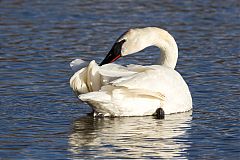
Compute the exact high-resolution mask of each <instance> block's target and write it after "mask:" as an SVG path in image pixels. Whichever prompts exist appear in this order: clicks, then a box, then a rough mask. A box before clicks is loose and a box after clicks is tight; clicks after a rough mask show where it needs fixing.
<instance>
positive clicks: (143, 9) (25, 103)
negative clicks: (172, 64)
mask: <svg viewBox="0 0 240 160" xmlns="http://www.w3.org/2000/svg"><path fill="white" fill-rule="evenodd" d="M145 26H157V27H161V28H163V29H166V30H168V31H169V32H170V33H171V34H172V35H173V36H174V37H175V39H176V41H177V43H178V46H179V60H178V64H177V68H176V69H177V71H179V72H180V73H181V74H182V76H183V77H184V79H185V80H186V82H187V83H188V85H189V88H190V90H191V93H192V97H193V107H194V108H193V110H192V111H191V112H187V113H181V114H175V115H169V116H166V118H165V119H163V120H158V119H154V118H153V117H122V118H93V117H89V116H87V113H89V112H91V109H90V107H89V106H88V105H86V104H83V103H82V102H80V101H79V100H78V99H77V98H76V97H75V95H74V94H73V92H72V91H71V89H70V87H69V78H70V77H71V75H72V74H73V73H72V71H71V69H70V67H69V63H70V62H71V61H72V60H73V59H75V58H82V59H84V60H86V61H90V60H93V59H95V60H96V61H97V62H98V63H99V62H100V61H101V60H102V59H103V58H104V57H105V55H106V53H107V52H108V51H109V49H110V48H111V46H112V44H113V43H114V41H115V39H116V38H117V37H118V36H119V35H121V34H122V33H123V32H125V31H126V30H127V29H129V28H134V27H145ZM239 41H240V3H239V1H238V0H228V1H213V0H205V1H202V0H201V1H200V0H196V1H191V0H186V1H174V0H161V1H158V0H148V1H145V0H133V1H132V0H116V1H110V0H102V1H97V0H92V1H79V0H68V1H59V0H51V1H49V0H34V1H31V0H1V1H0V68H1V69H0V117H1V119H0V124H1V125H0V159H94V158H103V159H108V158H119V159H122V158H137V159H150V158H156V159H161V158H163V159H164V158H166V159H237V158H239V157H240V126H239V120H240V111H239V107H240V100H239V96H240V90H239V88H240V84H239V80H240V45H239ZM158 56H159V51H158V49H157V48H154V47H153V48H148V49H145V50H144V51H142V52H141V53H139V54H135V55H131V56H129V57H128V58H122V59H120V60H119V61H118V62H117V63H119V64H130V63H134V64H141V65H149V64H151V63H152V62H154V59H156V58H157V57H158Z"/></svg>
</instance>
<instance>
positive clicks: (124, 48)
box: [100, 28, 148, 66]
mask: <svg viewBox="0 0 240 160" xmlns="http://www.w3.org/2000/svg"><path fill="white" fill-rule="evenodd" d="M141 31H142V29H138V28H135V29H130V30H128V31H127V32H125V33H124V34H122V36H120V37H119V38H118V39H117V41H116V42H115V43H114V45H113V47H112V49H111V50H110V51H109V53H108V54H107V56H106V57H105V59H104V60H103V61H102V62H101V64H100V66H101V65H104V64H107V63H111V62H114V61H116V60H117V59H118V58H120V57H122V56H126V55H129V54H133V53H136V52H138V51H140V50H142V49H144V48H145V47H146V42H148V41H144V40H145V39H144V38H143V37H144V34H143V33H144V32H141Z"/></svg>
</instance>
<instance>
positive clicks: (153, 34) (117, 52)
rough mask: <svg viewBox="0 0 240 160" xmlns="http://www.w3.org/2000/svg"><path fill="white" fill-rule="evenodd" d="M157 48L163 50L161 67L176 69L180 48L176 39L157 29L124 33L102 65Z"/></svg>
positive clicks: (137, 29)
mask: <svg viewBox="0 0 240 160" xmlns="http://www.w3.org/2000/svg"><path fill="white" fill-rule="evenodd" d="M149 46H157V47H158V48H160V50H161V53H162V54H161V61H160V62H159V64H160V65H165V66H168V67H171V68H175V66H176V62H177V57H178V48H177V44H176V42H175V40H174V38H173V37H172V36H171V35H170V34H169V33H168V32H167V31H165V30H163V29H160V28H157V27H146V28H134V29H130V30H128V31H127V32H125V33H123V34H122V35H121V36H120V37H119V38H118V39H117V41H116V42H115V43H114V45H113V47H112V48H111V50H110V51H109V53H108V54H107V56H106V57H105V59H104V60H103V61H102V63H101V64H100V66H101V65H104V64H107V63H111V62H114V61H116V60H117V59H118V58H120V57H123V56H126V55H130V54H133V53H136V52H139V51H141V50H143V49H144V48H146V47H149Z"/></svg>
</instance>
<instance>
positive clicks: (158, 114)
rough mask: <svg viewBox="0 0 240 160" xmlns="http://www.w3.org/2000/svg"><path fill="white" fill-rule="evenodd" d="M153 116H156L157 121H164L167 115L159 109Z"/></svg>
mask: <svg viewBox="0 0 240 160" xmlns="http://www.w3.org/2000/svg"><path fill="white" fill-rule="evenodd" d="M153 115H154V116H156V118H157V119H164V116H165V113H164V110H163V109H162V108H158V109H157V110H156V112H155V113H154V114H153Z"/></svg>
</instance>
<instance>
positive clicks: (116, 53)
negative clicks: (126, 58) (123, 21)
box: [100, 39, 126, 66]
mask: <svg viewBox="0 0 240 160" xmlns="http://www.w3.org/2000/svg"><path fill="white" fill-rule="evenodd" d="M125 41H126V40H125V39H124V40H121V41H120V42H116V43H115V44H114V45H113V47H112V49H111V50H110V51H109V52H108V54H107V56H106V57H105V59H104V60H103V61H102V62H101V63H100V66H102V65H104V64H108V63H112V62H114V61H116V60H117V59H118V58H120V57H121V50H122V45H123V43H124V42H125Z"/></svg>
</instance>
